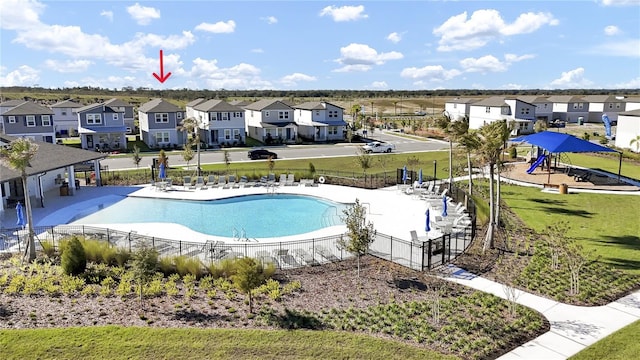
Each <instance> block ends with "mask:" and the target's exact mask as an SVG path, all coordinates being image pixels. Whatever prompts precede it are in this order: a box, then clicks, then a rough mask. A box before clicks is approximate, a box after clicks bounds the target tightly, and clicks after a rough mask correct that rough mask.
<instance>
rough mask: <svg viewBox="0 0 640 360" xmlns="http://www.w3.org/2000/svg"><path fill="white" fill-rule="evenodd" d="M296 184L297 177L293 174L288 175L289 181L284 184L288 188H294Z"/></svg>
mask: <svg viewBox="0 0 640 360" xmlns="http://www.w3.org/2000/svg"><path fill="white" fill-rule="evenodd" d="M295 183H296V179H295V176H294V175H293V174H289V175H287V180H286V182H285V183H284V184H285V185H286V186H293V185H295Z"/></svg>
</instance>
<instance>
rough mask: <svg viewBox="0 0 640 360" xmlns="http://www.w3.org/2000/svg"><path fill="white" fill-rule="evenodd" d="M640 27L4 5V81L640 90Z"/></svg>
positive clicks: (364, 10)
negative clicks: (162, 76) (163, 75)
mask: <svg viewBox="0 0 640 360" xmlns="http://www.w3.org/2000/svg"><path fill="white" fill-rule="evenodd" d="M639 24H640V0H585V1H577V0H576V1H566V0H565V1H341V2H325V1H188V0H187V1H144V0H140V1H118V0H116V1H113V0H112V1H108V2H107V1H36V0H2V1H1V2H0V28H1V31H2V35H1V40H0V86H16V85H22V86H33V85H38V86H42V87H51V88H63V87H75V86H94V87H102V88H117V89H120V88H122V87H125V86H132V87H134V88H137V87H150V88H157V89H170V88H191V89H212V90H215V89H228V90H232V89H237V90H246V89H280V90H308V89H352V90H368V89H369V90H432V89H514V90H515V89H575V88H596V89H597V88H607V89H637V88H640V25H639ZM161 49H162V50H163V52H164V57H163V60H164V65H165V72H171V73H172V75H171V77H169V79H168V80H167V81H166V82H164V83H160V82H158V81H157V80H156V79H155V78H154V77H153V73H154V72H156V73H159V51H160V50H161Z"/></svg>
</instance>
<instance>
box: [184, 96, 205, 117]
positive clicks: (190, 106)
mask: <svg viewBox="0 0 640 360" xmlns="http://www.w3.org/2000/svg"><path fill="white" fill-rule="evenodd" d="M205 101H207V100H206V99H203V98H197V99H195V100H193V101H189V102H188V103H187V105H186V114H185V115H186V118H187V119H188V118H193V119H195V118H196V115H195V110H193V107H194V106H196V105H198V104H201V103H203V102H205Z"/></svg>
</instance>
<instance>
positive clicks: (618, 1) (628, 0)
mask: <svg viewBox="0 0 640 360" xmlns="http://www.w3.org/2000/svg"><path fill="white" fill-rule="evenodd" d="M602 5H604V6H636V5H640V0H602Z"/></svg>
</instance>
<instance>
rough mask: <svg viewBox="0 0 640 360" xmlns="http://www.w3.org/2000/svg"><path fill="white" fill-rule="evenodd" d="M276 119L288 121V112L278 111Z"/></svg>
mask: <svg viewBox="0 0 640 360" xmlns="http://www.w3.org/2000/svg"><path fill="white" fill-rule="evenodd" d="M278 118H279V119H280V120H282V119H288V118H289V112H288V111H278Z"/></svg>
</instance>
